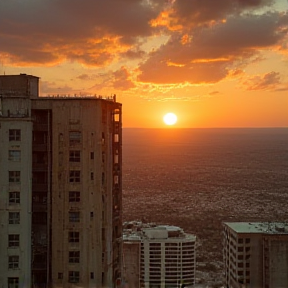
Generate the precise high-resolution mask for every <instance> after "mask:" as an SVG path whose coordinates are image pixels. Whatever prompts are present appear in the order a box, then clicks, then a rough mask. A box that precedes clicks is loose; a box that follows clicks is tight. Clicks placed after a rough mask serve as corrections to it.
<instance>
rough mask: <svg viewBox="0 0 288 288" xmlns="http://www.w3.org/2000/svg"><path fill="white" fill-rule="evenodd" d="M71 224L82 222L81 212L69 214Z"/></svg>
mask: <svg viewBox="0 0 288 288" xmlns="http://www.w3.org/2000/svg"><path fill="white" fill-rule="evenodd" d="M69 222H80V212H69Z"/></svg>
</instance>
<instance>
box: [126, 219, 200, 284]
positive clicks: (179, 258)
mask: <svg viewBox="0 0 288 288" xmlns="http://www.w3.org/2000/svg"><path fill="white" fill-rule="evenodd" d="M127 227H129V229H124V233H123V258H124V261H123V278H124V281H125V282H126V283H127V285H128V287H131V288H132V287H133V288H136V287H141V288H142V287H143V288H144V287H145V288H152V287H153V288H154V287H155V288H156V287H157V288H164V287H165V288H168V287H171V288H172V287H173V288H175V287H181V285H182V284H185V285H186V286H188V285H192V284H194V282H195V269H196V251H195V243H196V236H194V235H189V234H185V233H184V232H183V230H182V229H181V228H179V227H175V226H166V225H160V226H156V225H152V224H142V223H141V222H133V223H132V224H131V223H130V224H128V225H126V228H127Z"/></svg>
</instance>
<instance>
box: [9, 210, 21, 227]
mask: <svg viewBox="0 0 288 288" xmlns="http://www.w3.org/2000/svg"><path fill="white" fill-rule="evenodd" d="M9 224H20V212H9Z"/></svg>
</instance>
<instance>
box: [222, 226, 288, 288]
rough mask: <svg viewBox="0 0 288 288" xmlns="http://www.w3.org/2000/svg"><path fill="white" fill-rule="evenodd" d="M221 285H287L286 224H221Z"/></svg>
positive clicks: (272, 287) (233, 287)
mask: <svg viewBox="0 0 288 288" xmlns="http://www.w3.org/2000/svg"><path fill="white" fill-rule="evenodd" d="M223 226H224V239H223V245H224V250H223V255H224V269H225V287H227V288H228V287H229V288H240V287H241V288H242V287H247V288H248V287H249V288H250V287H251V288H259V287H261V288H262V287H263V288H282V287H283V288H284V287H288V273H287V271H288V224H286V223H267V222H266V223H245V222H233V223H228V222H226V223H223Z"/></svg>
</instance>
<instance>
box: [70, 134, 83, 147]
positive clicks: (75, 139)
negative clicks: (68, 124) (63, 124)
mask: <svg viewBox="0 0 288 288" xmlns="http://www.w3.org/2000/svg"><path fill="white" fill-rule="evenodd" d="M69 143H70V145H75V144H80V143H81V132H80V131H70V132H69Z"/></svg>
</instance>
